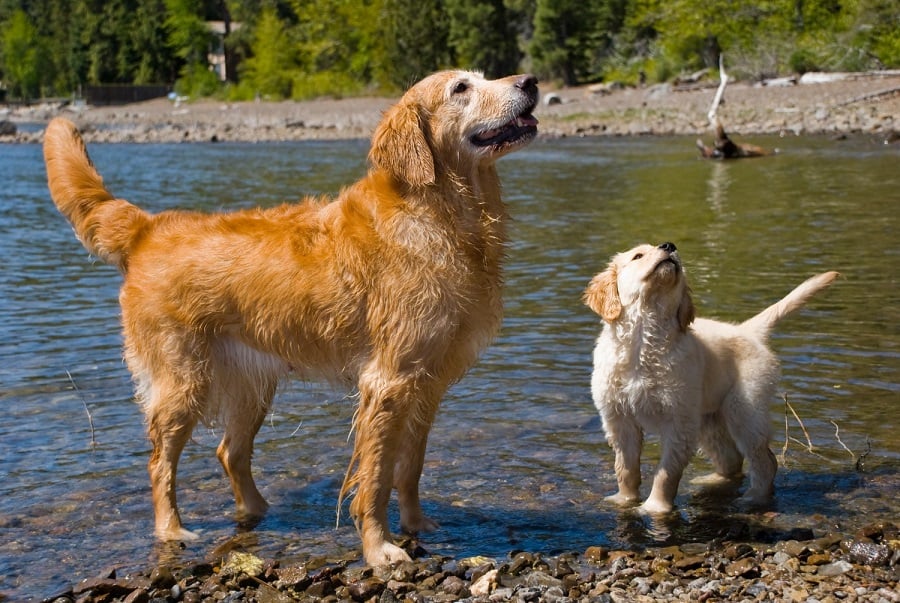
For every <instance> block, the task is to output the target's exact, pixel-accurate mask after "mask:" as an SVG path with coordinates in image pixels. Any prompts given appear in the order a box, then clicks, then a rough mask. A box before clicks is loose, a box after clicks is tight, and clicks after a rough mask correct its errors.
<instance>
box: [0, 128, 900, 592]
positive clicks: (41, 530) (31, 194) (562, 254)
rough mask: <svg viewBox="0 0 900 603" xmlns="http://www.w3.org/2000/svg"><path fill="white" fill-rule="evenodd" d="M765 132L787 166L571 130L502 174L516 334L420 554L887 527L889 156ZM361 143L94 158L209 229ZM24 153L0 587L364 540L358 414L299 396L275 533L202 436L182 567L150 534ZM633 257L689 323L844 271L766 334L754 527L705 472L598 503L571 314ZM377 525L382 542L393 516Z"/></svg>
mask: <svg viewBox="0 0 900 603" xmlns="http://www.w3.org/2000/svg"><path fill="white" fill-rule="evenodd" d="M754 142H758V143H760V144H767V145H770V146H779V147H781V149H782V153H781V154H780V155H779V156H776V157H770V158H765V159H755V160H748V161H741V162H735V163H715V162H708V161H702V160H698V159H697V158H696V157H695V152H694V150H693V141H692V140H688V139H683V138H666V139H657V138H640V139H577V140H576V139H567V140H546V141H544V140H539V141H537V142H536V143H535V144H533V145H532V146H531V147H529V148H528V149H526V150H524V151H522V152H519V153H517V154H515V155H512V156H510V157H508V158H505V159H503V160H501V162H500V171H501V174H502V178H503V183H504V190H505V198H506V200H507V201H508V204H509V207H510V212H511V214H512V216H513V217H514V223H513V224H512V227H511V244H510V248H509V262H508V264H507V271H506V277H507V287H506V294H505V299H506V319H505V322H504V325H503V330H502V332H501V333H500V336H499V337H498V339H497V341H496V343H495V345H493V347H491V348H490V349H488V350H487V351H486V352H485V353H484V355H483V357H482V359H481V361H480V362H479V364H478V365H477V366H476V367H475V368H474V369H473V370H472V371H471V372H470V374H469V375H468V376H467V377H466V378H465V379H464V380H463V381H462V382H461V383H459V384H458V385H456V386H455V387H454V388H453V389H452V390H451V391H450V393H449V394H448V396H447V397H446V399H445V401H444V404H443V406H442V410H441V412H440V413H439V415H438V420H437V423H436V425H435V426H434V430H433V432H432V435H431V438H430V443H429V451H428V456H427V463H426V467H425V472H424V475H423V478H422V484H421V489H422V494H423V499H424V500H425V503H424V505H425V509H426V512H427V513H429V514H430V515H431V516H433V517H434V518H436V519H438V520H439V521H440V522H441V525H442V528H441V529H440V530H439V531H437V532H435V533H432V534H428V535H425V536H424V537H423V538H422V540H421V544H422V545H423V546H424V547H425V548H426V549H427V550H428V551H429V552H432V553H438V554H446V555H453V556H458V557H459V556H468V555H474V554H482V555H489V556H494V557H503V556H505V555H506V554H507V553H509V552H510V551H511V550H515V549H527V550H532V551H540V552H544V553H547V554H552V553H558V552H562V551H583V550H584V548H585V547H587V546H590V545H607V546H617V547H642V546H651V545H660V544H673V543H684V542H690V541H706V540H708V539H710V538H713V537H716V536H719V535H722V534H723V533H729V531H731V532H732V533H731V535H732V536H734V533H733V532H734V525H736V524H737V525H741V526H744V527H743V528H742V530H741V533H740V535H741V536H742V537H746V538H748V539H752V538H754V537H757V536H758V535H759V534H760V533H761V532H764V531H765V530H775V531H779V530H781V531H788V530H790V529H791V528H794V527H811V528H815V529H816V530H826V529H839V530H845V531H851V530H852V529H853V528H854V527H855V526H859V525H862V524H864V523H867V522H871V521H878V520H879V519H893V520H896V518H897V517H900V513H898V510H900V503H898V494H900V491H898V461H900V439H898V437H897V432H896V430H897V425H898V422H897V416H898V398H900V396H898V394H900V385H898V383H900V381H898V364H900V363H898V356H900V350H898V345H900V332H898V331H900V327H898V325H900V303H898V302H900V296H898V288H897V275H898V270H897V266H898V264H900V245H898V243H900V241H898V236H897V233H898V232H900V217H898V216H900V211H898V210H900V147H897V146H893V147H887V146H882V145H878V144H876V143H875V142H874V141H872V140H869V139H865V138H858V139H851V140H844V141H832V140H827V139H818V138H812V139H768V140H767V139H762V140H755V141H754ZM366 150H367V145H366V143H365V142H362V141H350V142H309V143H291V144H258V145H251V144H216V145H213V144H210V145H145V146H144V145H142V146H136V145H96V146H94V147H92V148H91V152H92V155H93V158H94V160H95V162H96V163H97V165H98V166H99V168H100V171H101V173H102V174H103V175H104V176H105V179H106V183H107V185H108V186H109V187H110V188H111V189H112V190H113V191H114V192H115V193H116V194H117V195H119V196H122V197H125V198H127V199H130V200H132V201H137V202H140V203H141V204H142V205H143V206H144V207H146V208H149V209H151V210H161V209H163V208H169V207H190V208H201V209H205V210H210V211H212V210H227V209H233V208H237V207H247V206H252V205H264V206H265V205H272V204H275V203H279V202H281V201H284V200H293V199H296V198H298V197H299V196H301V195H303V194H308V193H331V192H334V191H336V190H338V189H339V188H340V187H341V186H342V185H343V184H346V183H348V182H350V181H352V180H354V179H355V178H357V177H359V176H360V175H361V174H362V173H363V171H364V168H365V164H364V157H365V153H366ZM40 153H41V151H40V148H39V147H37V146H0V181H2V182H3V185H4V186H3V189H2V191H0V210H2V222H0V266H2V268H0V402H2V405H3V411H2V419H0V593H3V594H5V595H6V596H7V597H9V598H10V599H13V600H20V599H28V598H35V599H40V598H43V597H44V596H46V595H48V594H52V593H53V592H55V591H57V590H59V589H60V588H62V587H64V586H65V585H67V584H70V583H72V582H73V581H75V580H78V579H80V578H82V577H86V576H89V575H95V574H96V573H98V572H100V571H101V570H102V569H104V568H107V567H110V566H118V567H120V568H122V569H123V570H127V569H135V568H145V567H147V566H148V565H150V564H153V563H155V562H156V561H157V560H158V559H159V558H160V556H162V557H164V558H166V559H170V560H171V558H172V557H175V561H176V562H177V561H184V562H186V563H187V562H190V561H192V560H197V559H201V558H205V557H208V556H211V555H214V554H215V552H216V551H221V550H225V549H227V548H229V547H233V546H238V547H242V548H244V549H246V550H250V551H253V552H255V553H257V554H259V555H263V556H268V557H275V556H277V557H279V558H281V559H282V560H283V561H285V562H291V561H298V560H303V559H305V558H306V557H307V556H309V555H315V556H332V555H345V554H347V553H352V552H353V551H355V550H357V547H358V540H357V537H356V534H355V532H354V530H353V527H352V522H351V521H350V520H349V519H348V517H347V508H346V505H345V506H344V508H343V509H341V513H340V524H339V526H338V527H335V524H336V520H337V515H336V513H337V507H336V503H337V494H338V489H339V487H340V483H341V480H342V477H343V474H344V470H345V468H346V465H347V463H348V460H349V454H350V444H349V443H348V431H349V426H350V421H351V416H352V414H353V404H354V401H353V398H351V397H348V396H347V394H348V393H349V392H343V391H335V390H333V389H330V388H328V387H323V386H320V385H315V384H313V385H309V384H304V383H300V382H290V383H287V384H285V386H284V387H283V388H282V390H281V391H280V394H279V396H278V397H277V399H276V405H275V408H274V410H273V412H272V413H271V416H270V417H269V418H268V420H267V421H266V423H265V425H264V426H263V428H262V430H261V431H260V434H259V437H258V439H257V452H256V456H255V459H254V460H255V471H256V475H257V481H258V482H259V484H260V488H261V490H262V492H263V494H264V495H265V496H266V497H267V499H268V500H269V502H270V503H271V510H270V512H269V514H268V516H267V517H266V518H265V519H264V520H263V521H262V522H261V523H260V524H259V525H258V526H256V528H255V529H253V530H251V531H242V530H241V529H239V528H238V527H237V526H236V525H235V523H234V520H233V500H232V497H231V493H230V489H229V487H228V484H227V480H226V479H225V478H224V477H223V475H222V471H221V469H220V467H219V466H218V463H217V461H216V460H215V456H214V451H215V446H216V444H217V442H218V438H219V434H217V433H215V432H213V431H210V430H207V429H199V430H198V431H197V432H196V433H195V436H194V441H193V442H192V443H191V444H190V445H189V446H188V448H187V450H186V451H185V453H184V455H183V457H182V463H181V467H180V474H179V479H180V487H179V496H180V504H181V509H182V514H183V517H184V519H185V521H186V523H187V525H188V526H189V527H190V528H191V529H193V530H195V531H197V532H199V534H200V535H201V538H200V539H199V540H198V541H196V542H193V543H190V544H188V545H187V547H186V548H185V549H184V550H178V549H174V550H173V549H170V548H166V547H159V546H158V545H155V544H154V540H153V538H152V536H151V533H152V525H153V524H152V521H153V519H152V513H151V507H150V497H149V486H148V481H147V475H146V468H145V467H146V462H147V458H148V451H149V446H148V443H147V440H146V438H145V436H144V432H143V425H142V417H141V415H140V413H139V410H138V408H137V406H136V405H135V404H134V403H133V399H132V389H131V383H130V380H129V375H128V373H127V371H126V369H125V366H124V364H123V362H122V360H121V351H120V337H119V333H118V331H119V328H118V315H119V310H118V306H117V289H118V286H119V276H118V274H117V273H116V271H115V270H114V269H113V268H110V267H108V266H105V265H102V264H100V263H99V262H97V261H96V260H93V259H92V258H90V257H89V256H88V254H87V253H86V252H85V251H84V250H83V248H82V247H81V246H80V245H79V244H78V243H77V241H76V240H75V237H74V236H73V234H72V231H71V229H70V228H69V226H68V225H67V224H66V223H65V221H64V220H63V218H62V217H61V216H60V215H59V214H58V213H57V212H56V210H55V208H54V207H53V205H52V203H51V202H50V199H49V197H48V194H47V190H46V183H45V175H44V168H43V163H42V160H41V154H40ZM644 241H647V242H654V243H659V242H662V241H672V242H675V243H676V244H677V245H678V248H679V249H680V251H681V254H682V258H683V259H684V261H685V263H686V265H687V269H688V272H689V276H690V278H691V284H692V288H693V291H694V294H695V302H696V304H697V306H698V309H699V312H700V313H701V314H702V315H706V316H716V317H719V318H723V319H729V320H741V319H743V318H746V317H748V316H750V315H752V314H754V313H756V312H757V311H759V310H761V309H762V308H763V307H765V306H766V305H768V304H769V303H771V302H773V301H775V300H776V299H778V298H780V297H781V296H782V295H784V294H785V293H787V292H788V291H789V290H790V289H791V288H792V287H794V286H795V285H796V284H798V283H799V282H801V281H802V280H803V279H805V278H806V277H807V276H809V275H811V274H813V273H815V272H818V271H824V270H828V269H836V270H839V271H840V272H841V273H842V274H843V278H842V279H841V280H839V281H838V282H837V283H836V284H835V285H834V286H833V287H832V288H831V289H830V290H828V291H827V292H825V293H824V294H822V295H821V296H819V297H817V298H815V299H814V300H813V301H812V303H811V304H810V306H809V307H808V308H807V309H805V310H803V311H802V312H800V313H798V314H797V315H795V316H793V317H791V318H790V319H789V320H787V321H785V322H784V323H782V324H781V325H780V326H779V328H778V329H777V332H776V334H775V336H774V338H773V346H774V347H775V348H776V349H777V351H778V354H779V355H780V357H781V358H782V360H783V370H784V379H783V382H782V391H783V397H782V396H779V397H778V398H776V399H773V400H772V424H773V431H774V440H773V444H772V447H773V450H774V451H775V453H776V455H777V456H778V457H779V460H780V461H781V465H782V466H781V468H780V471H779V474H778V478H777V482H776V487H777V497H776V500H775V503H774V506H773V509H772V510H771V512H769V513H763V514H756V515H746V514H743V513H742V512H740V511H739V510H737V509H735V508H733V507H732V506H731V498H730V497H727V496H726V497H722V496H714V495H710V494H709V493H706V492H704V491H703V490H702V489H701V488H700V487H698V486H693V485H691V484H690V483H688V480H689V479H690V478H691V477H692V476H697V475H699V474H702V473H704V472H706V471H709V466H708V465H706V464H705V463H704V462H703V460H702V459H699V458H698V459H696V460H695V461H694V463H693V464H692V465H691V467H690V468H689V470H688V474H687V475H686V478H685V480H684V481H683V483H682V487H681V490H680V495H679V497H678V500H677V503H678V506H679V512H678V513H677V514H676V515H675V516H674V517H673V518H671V520H668V521H666V522H655V523H654V522H650V521H647V520H644V519H641V518H640V517H639V516H636V515H634V514H632V513H628V512H621V511H618V510H616V509H613V508H610V507H609V506H608V505H607V504H605V503H604V501H603V497H604V496H605V495H608V494H610V493H611V492H612V491H614V489H615V485H614V478H613V475H612V455H611V453H610V451H609V450H608V448H607V446H606V444H605V442H604V439H603V435H602V433H601V428H600V422H599V419H598V417H597V414H596V412H595V410H594V407H593V404H592V402H591V399H590V391H589V379H590V371H591V366H590V361H591V349H592V347H593V340H594V338H595V336H596V334H597V332H598V329H599V326H600V325H599V321H598V318H597V317H596V316H594V315H593V314H592V313H591V312H590V311H589V310H588V309H587V308H586V307H584V306H583V305H582V303H581V301H580V297H581V293H582V291H583V289H584V287H585V285H586V284H587V282H588V280H589V279H590V278H591V276H592V275H593V274H594V273H596V272H598V271H600V270H601V269H602V268H603V267H604V266H605V263H606V261H607V260H608V258H609V257H610V256H611V255H612V254H613V253H615V252H617V251H620V250H624V249H627V248H630V247H632V246H633V245H635V244H637V243H639V242H644ZM786 402H787V403H788V404H789V405H790V408H792V409H793V411H791V410H790V409H789V408H788V406H787V404H786ZM794 412H795V413H796V416H794ZM801 421H802V425H801ZM646 448H647V450H646V453H645V455H644V472H645V475H646V474H649V472H650V471H651V470H652V467H653V462H654V459H655V458H656V454H657V447H656V443H655V442H654V441H653V440H652V439H651V441H650V442H649V443H648V445H647V447H646ZM391 517H392V522H393V525H394V526H395V527H396V525H397V516H396V509H395V507H394V506H392V508H391Z"/></svg>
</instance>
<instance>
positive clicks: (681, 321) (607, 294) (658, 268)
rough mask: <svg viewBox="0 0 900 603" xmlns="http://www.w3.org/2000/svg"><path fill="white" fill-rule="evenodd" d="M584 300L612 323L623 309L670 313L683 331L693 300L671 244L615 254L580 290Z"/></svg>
mask: <svg viewBox="0 0 900 603" xmlns="http://www.w3.org/2000/svg"><path fill="white" fill-rule="evenodd" d="M584 303H585V304H587V306H588V307H589V308H590V309H591V310H593V311H594V312H596V313H597V314H599V315H600V316H601V317H602V318H603V320H605V321H606V322H609V323H612V322H615V321H616V320H618V319H619V317H620V316H621V315H622V311H623V310H624V309H625V308H636V309H637V310H638V311H645V310H653V311H655V312H657V313H662V314H663V315H664V316H674V317H675V318H676V319H677V321H678V326H679V328H680V329H681V330H682V331H684V330H686V329H687V327H688V325H689V324H691V322H693V321H694V303H693V300H692V299H691V292H690V289H689V288H688V286H687V280H686V279H685V276H684V268H683V266H682V264H681V258H680V257H679V256H678V252H677V250H676V248H675V245H673V244H672V243H663V244H662V245H659V246H653V245H639V246H637V247H635V248H634V249H631V250H629V251H626V252H624V253H620V254H617V255H616V256H614V257H613V258H612V260H611V261H610V263H609V266H608V267H607V268H606V270H604V271H603V272H601V273H600V274H598V275H597V276H595V277H594V278H593V279H592V280H591V282H590V284H589V285H588V287H587V289H586V290H585V292H584Z"/></svg>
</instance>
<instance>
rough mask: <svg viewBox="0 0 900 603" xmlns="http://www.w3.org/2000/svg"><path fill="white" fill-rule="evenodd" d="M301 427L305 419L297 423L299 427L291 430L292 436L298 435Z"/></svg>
mask: <svg viewBox="0 0 900 603" xmlns="http://www.w3.org/2000/svg"><path fill="white" fill-rule="evenodd" d="M301 427H303V421H300V423H298V424H297V429H295V430H294V431H292V432H291V437H294V436H295V435H297V432H298V431H300V428H301Z"/></svg>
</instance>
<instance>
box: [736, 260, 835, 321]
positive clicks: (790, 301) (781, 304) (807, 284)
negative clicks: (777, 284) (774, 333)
mask: <svg viewBox="0 0 900 603" xmlns="http://www.w3.org/2000/svg"><path fill="white" fill-rule="evenodd" d="M838 276H840V274H839V273H837V272H833V271H832V272H823V273H822V274H817V275H816V276H813V277H811V278H808V279H807V280H805V281H804V282H803V283H802V284H800V286H798V287H797V288H796V289H794V290H793V291H791V292H790V293H788V294H787V295H785V296H784V297H783V298H782V299H781V300H780V301H778V302H775V303H774V304H772V305H771V306H769V307H768V308H766V309H765V310H763V311H762V312H760V313H759V314H757V315H756V316H754V317H753V318H751V319H749V320H746V321H744V322H743V323H742V324H741V326H742V327H747V328H749V329H752V330H753V331H755V332H757V333H760V334H762V335H763V336H766V335H768V334H769V331H771V330H772V328H773V327H774V326H775V325H776V324H777V323H778V321H779V320H781V319H782V318H784V317H785V316H787V315H788V314H790V313H791V312H793V311H794V310H797V309H799V308H801V307H802V306H803V305H804V304H806V302H808V301H809V299H810V298H811V297H812V296H813V295H815V294H816V293H818V292H819V291H821V290H822V289H824V288H825V287H827V286H828V285H830V284H831V283H833V282H834V279H836V278H837V277H838Z"/></svg>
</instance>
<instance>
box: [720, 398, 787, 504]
mask: <svg viewBox="0 0 900 603" xmlns="http://www.w3.org/2000/svg"><path fill="white" fill-rule="evenodd" d="M771 390H772V388H771V387H761V388H759V389H758V390H753V389H751V390H750V391H748V392H742V396H741V397H736V398H735V399H734V400H733V401H731V402H730V403H729V404H728V405H727V406H726V407H725V408H724V410H725V413H726V420H727V422H728V428H729V432H730V433H731V436H732V438H734V442H735V445H736V446H737V449H738V450H740V451H741V454H743V456H744V458H746V459H747V475H748V476H749V478H750V487H749V488H748V489H747V491H746V492H745V493H744V495H743V496H742V498H743V499H744V500H748V501H749V502H751V503H753V504H762V503H765V502H767V501H768V500H769V499H771V497H772V495H773V494H774V492H775V473H776V472H777V470H778V462H777V461H776V460H775V455H774V454H772V451H771V450H769V436H770V433H771V425H772V423H771V418H770V416H769V410H768V401H769V400H770V399H771V398H772V396H773V395H774V392H773V391H771ZM757 400H758V401H759V403H758V404H754V401H757Z"/></svg>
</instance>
